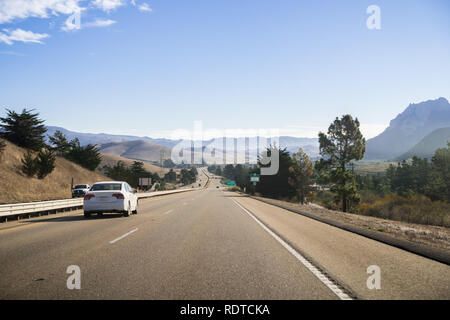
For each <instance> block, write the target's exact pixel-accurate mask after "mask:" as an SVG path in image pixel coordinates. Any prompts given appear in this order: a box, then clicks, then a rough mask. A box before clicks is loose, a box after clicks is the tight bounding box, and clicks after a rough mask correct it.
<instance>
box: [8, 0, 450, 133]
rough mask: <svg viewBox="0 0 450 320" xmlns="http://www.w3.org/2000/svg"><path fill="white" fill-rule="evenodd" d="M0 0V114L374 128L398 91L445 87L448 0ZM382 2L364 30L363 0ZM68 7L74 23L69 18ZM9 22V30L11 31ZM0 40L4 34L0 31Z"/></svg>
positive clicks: (423, 95) (448, 92)
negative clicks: (338, 122) (349, 121)
mask: <svg viewBox="0 0 450 320" xmlns="http://www.w3.org/2000/svg"><path fill="white" fill-rule="evenodd" d="M33 5H34V6H36V4H32V3H31V2H30V1H27V0H0V108H1V109H0V115H4V113H5V112H4V108H5V107H6V108H10V109H13V110H21V109H22V108H36V109H37V110H38V111H39V112H40V113H41V117H42V118H44V119H45V120H46V123H47V124H49V125H58V126H62V127H65V128H68V129H71V130H77V131H83V132H107V133H118V134H133V135H148V136H153V137H160V136H166V137H169V136H170V134H171V132H172V131H173V130H175V129H179V128H183V129H191V128H192V127H193V121H195V120H200V121H202V122H203V127H204V128H205V129H212V128H215V129H219V130H223V129H255V128H278V129H279V130H280V134H283V135H284V134H286V135H293V136H310V137H315V136H317V132H318V130H326V128H327V127H328V125H329V123H330V122H331V121H332V120H333V119H334V118H335V117H336V116H340V115H342V114H345V113H350V114H352V115H353V116H356V117H358V118H359V120H360V122H361V123H362V129H363V133H364V134H365V135H366V136H367V137H371V136H374V135H376V134H377V133H380V132H381V131H382V130H383V128H385V127H386V126H387V125H388V124H389V121H390V120H391V119H392V118H394V117H395V116H396V115H397V114H398V113H400V112H402V111H403V110H404V109H405V108H406V107H407V106H408V104H409V103H414V102H421V101H424V100H428V99H435V98H438V97H441V96H442V97H446V98H448V99H450V60H449V57H450V41H449V40H450V2H449V1H447V0H442V1H439V0H422V1H418V0H397V1H377V0H370V1H365V0H348V1H347V0H345V1H344V0H343V1H335V0H321V1H312V0H311V1H300V0H284V1H275V0H258V1H253V0H246V1H238V0H214V1H211V0H209V1H207V0H203V1H202V0H198V1H189V0H152V1H150V0H135V1H134V3H132V1H128V0H85V1H82V0H81V1H77V0H42V1H41V2H40V4H39V6H40V7H39V8H36V7H33ZM370 5H377V6H379V7H380V9H381V30H369V29H368V28H367V26H366V20H367V18H368V17H369V15H368V14H367V13H366V9H367V7H368V6H370ZM77 8H82V9H83V10H82V11H81V29H73V30H67V28H65V30H64V27H67V24H66V21H67V19H68V17H69V16H71V15H72V14H73V12H75V10H76V9H77ZM17 30H19V31H17ZM2 39H3V40H2Z"/></svg>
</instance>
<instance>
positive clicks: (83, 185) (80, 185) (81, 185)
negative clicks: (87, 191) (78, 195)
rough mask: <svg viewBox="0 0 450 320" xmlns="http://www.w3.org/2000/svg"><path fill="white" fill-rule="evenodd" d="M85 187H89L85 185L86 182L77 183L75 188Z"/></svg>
mask: <svg viewBox="0 0 450 320" xmlns="http://www.w3.org/2000/svg"><path fill="white" fill-rule="evenodd" d="M84 188H87V185H85V184H77V185H76V186H75V188H74V189H84Z"/></svg>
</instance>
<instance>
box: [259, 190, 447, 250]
mask: <svg viewBox="0 0 450 320" xmlns="http://www.w3.org/2000/svg"><path fill="white" fill-rule="evenodd" d="M253 198H254V199H259V200H263V201H265V202H267V203H271V204H274V205H278V206H282V207H285V208H287V209H293V210H298V211H302V212H305V213H308V214H309V215H311V216H313V217H317V218H321V219H327V220H331V221H334V222H337V223H341V224H345V225H349V226H354V227H359V228H362V229H367V230H370V231H374V232H380V233H383V234H386V235H389V236H391V237H393V238H396V239H399V240H406V241H410V242H413V243H418V244H422V245H427V246H430V247H434V248H438V249H443V250H448V251H450V228H445V227H438V226H427V225H420V224H413V223H406V222H401V221H394V220H386V219H380V218H376V217H369V216H362V215H357V214H353V213H344V212H340V211H334V210H329V209H326V208H324V207H321V206H319V205H317V204H314V203H313V204H307V205H302V204H299V203H292V202H287V201H281V200H274V199H270V198H263V197H256V196H255V197H253Z"/></svg>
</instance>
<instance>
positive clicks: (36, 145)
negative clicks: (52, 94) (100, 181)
mask: <svg viewBox="0 0 450 320" xmlns="http://www.w3.org/2000/svg"><path fill="white" fill-rule="evenodd" d="M46 132H47V129H46V128H45V126H44V120H42V119H40V118H39V113H37V112H34V110H27V109H23V110H22V112H21V113H17V112H15V111H12V110H9V109H6V117H4V118H0V136H1V137H2V138H3V139H5V140H7V141H9V142H11V143H13V144H15V145H16V146H18V147H21V148H24V149H26V150H27V152H26V154H25V156H24V157H23V158H22V159H21V163H22V167H21V168H22V172H23V173H24V174H25V175H26V176H28V177H34V176H36V177H37V178H38V179H44V178H45V177H46V176H47V175H49V174H50V173H52V171H53V170H54V168H55V161H56V156H61V157H64V158H66V159H68V160H69V161H72V162H74V163H76V164H79V165H81V166H82V167H84V168H86V169H88V170H91V171H94V170H95V169H96V168H97V166H98V165H99V164H100V162H101V157H100V153H99V151H98V149H97V148H96V147H95V146H93V145H87V146H80V143H79V141H78V140H77V139H75V140H72V141H67V138H66V137H65V136H64V135H63V134H62V133H61V132H60V131H57V132H56V133H55V134H54V136H51V137H50V136H49V137H48V138H49V142H50V144H47V143H46V142H45V133H46ZM0 150H1V145H0Z"/></svg>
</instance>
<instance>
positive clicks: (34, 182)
mask: <svg viewBox="0 0 450 320" xmlns="http://www.w3.org/2000/svg"><path fill="white" fill-rule="evenodd" d="M5 144H6V147H5V149H4V151H3V153H2V154H1V155H0V181H1V182H0V204H8V203H20V202H31V201H44V200H56V199H66V198H70V197H71V196H72V194H71V189H70V187H71V181H72V178H73V182H74V184H82V183H87V184H91V185H92V184H93V183H94V182H97V181H107V180H111V179H109V178H107V177H105V176H104V175H101V174H99V173H96V172H93V171H90V170H87V169H85V168H83V167H81V166H79V165H77V164H75V163H73V162H70V161H68V160H66V159H64V158H61V157H57V158H56V162H55V165H56V166H55V169H54V170H53V172H52V173H50V174H49V175H48V176H46V177H45V178H44V179H37V178H29V177H27V176H26V175H24V174H23V173H22V171H21V159H22V158H23V157H24V155H25V153H26V150H25V149H23V148H20V147H18V146H16V145H14V144H12V143H10V142H8V141H5Z"/></svg>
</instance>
